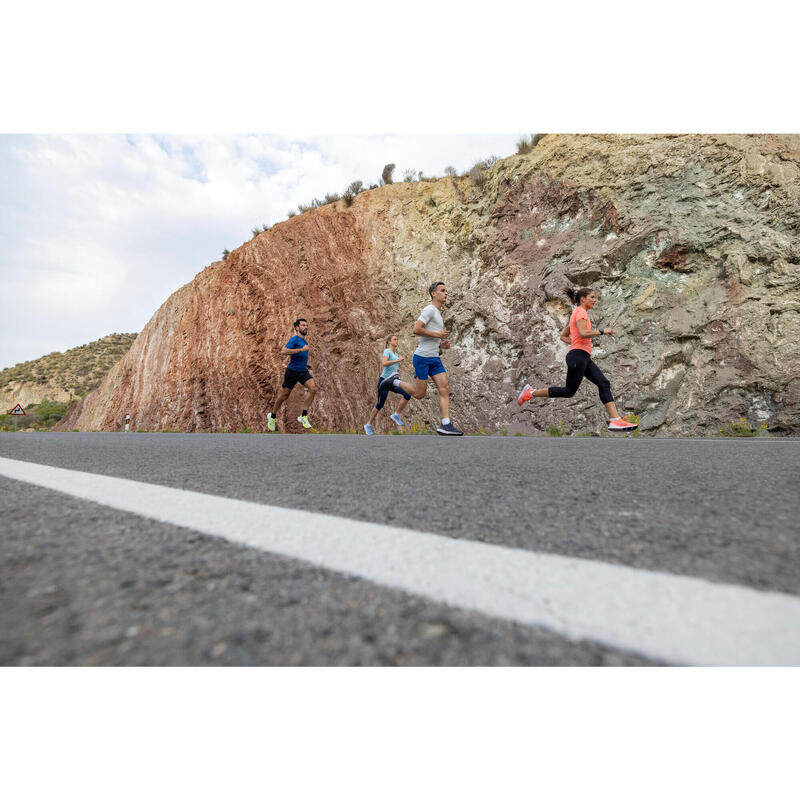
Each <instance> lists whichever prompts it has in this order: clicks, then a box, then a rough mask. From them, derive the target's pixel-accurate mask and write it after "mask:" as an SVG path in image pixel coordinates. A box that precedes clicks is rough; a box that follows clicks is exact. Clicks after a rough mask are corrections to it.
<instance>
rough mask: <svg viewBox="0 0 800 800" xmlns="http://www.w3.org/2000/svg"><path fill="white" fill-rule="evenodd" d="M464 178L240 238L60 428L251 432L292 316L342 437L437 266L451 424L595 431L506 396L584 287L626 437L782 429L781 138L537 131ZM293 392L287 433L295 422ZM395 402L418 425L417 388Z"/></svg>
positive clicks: (792, 233)
mask: <svg viewBox="0 0 800 800" xmlns="http://www.w3.org/2000/svg"><path fill="white" fill-rule="evenodd" d="M484 177H485V180H484V181H483V182H482V185H481V186H480V187H479V186H478V185H476V183H475V181H474V180H472V179H470V178H445V179H442V180H440V181H438V182H435V183H427V182H420V183H402V184H393V185H391V186H385V187H382V188H380V189H375V190H372V191H369V192H364V193H362V194H360V195H358V196H357V197H356V199H355V201H354V202H353V204H352V205H351V206H350V207H347V206H346V204H345V203H344V202H339V203H336V204H333V205H329V206H325V207H323V208H320V209H317V210H314V211H310V212H307V213H305V214H302V215H300V216H296V217H293V218H292V219H289V220H287V221H285V222H282V223H280V224H278V225H276V226H274V227H273V228H272V229H271V230H269V231H267V232H265V233H262V234H260V235H259V236H257V237H256V238H255V239H253V240H251V241H249V242H247V243H246V244H244V245H242V246H241V247H240V248H238V249H237V250H235V251H234V252H233V253H231V254H230V255H229V256H228V258H227V259H226V260H225V261H220V262H217V263H215V264H213V265H211V266H210V267H208V268H207V269H205V270H203V271H202V272H201V273H200V274H199V275H198V276H197V277H196V278H195V279H194V280H193V281H192V282H191V283H189V284H187V285H186V286H184V287H183V288H181V289H180V290H178V291H177V292H175V294H173V295H172V296H171V297H170V298H169V299H168V300H167V301H166V302H165V303H164V305H163V306H162V307H161V308H160V309H159V310H158V311H157V312H156V314H155V316H154V317H153V318H152V320H151V321H150V322H149V323H148V325H147V326H146V327H145V329H144V330H143V331H142V333H141V334H140V335H139V337H138V338H137V340H136V342H135V343H134V345H133V347H132V348H131V350H130V351H129V352H128V354H127V355H126V356H125V357H124V359H123V360H122V361H121V362H120V363H119V364H117V366H116V367H114V368H113V369H112V370H111V372H110V373H109V375H108V376H107V377H106V379H105V381H104V382H103V383H102V385H101V386H100V387H99V388H98V389H96V390H95V391H94V392H92V394H90V395H89V396H88V397H87V398H85V399H84V400H83V401H82V402H81V403H80V404H78V405H76V407H75V408H73V409H72V410H71V411H70V413H69V414H68V416H67V417H66V418H65V419H64V420H63V421H62V423H61V427H62V428H66V429H70V428H78V429H82V430H83V429H88V430H92V429H96V430H114V429H118V428H119V425H120V420H121V415H122V414H123V413H131V414H132V416H133V425H134V428H138V429H142V430H162V429H172V430H181V431H183V430H186V431H212V430H225V429H227V430H239V429H242V428H250V429H252V430H254V431H261V430H265V429H266V414H267V411H268V410H269V408H270V407H271V404H272V401H273V398H274V396H275V393H276V392H277V390H278V388H279V386H280V382H281V377H282V372H283V364H284V363H285V359H284V358H282V356H281V354H280V348H281V347H282V345H283V344H284V343H285V342H286V340H287V339H288V338H289V336H290V335H291V333H292V330H291V322H292V320H293V319H295V318H296V317H298V316H305V317H306V318H308V320H309V323H310V332H309V341H310V344H311V351H310V360H309V363H310V366H311V369H312V371H313V372H314V374H315V376H316V377H317V379H318V384H319V385H320V388H321V391H320V393H319V395H318V399H317V401H316V403H315V408H314V409H313V411H312V414H311V417H312V421H313V422H314V424H315V426H316V427H317V428H321V429H329V430H337V431H342V430H348V429H352V430H360V428H361V424H362V423H363V421H364V420H365V419H366V417H367V415H368V413H369V409H370V406H371V404H372V403H373V402H374V390H375V382H376V377H377V374H378V371H379V367H378V364H379V358H380V353H381V352H382V349H383V340H384V337H385V336H386V335H387V334H388V333H391V332H397V333H399V335H400V346H401V352H402V354H403V355H405V356H406V361H405V362H403V363H402V364H401V368H402V369H401V372H402V373H403V374H404V375H406V376H410V369H411V363H410V362H411V354H412V352H413V348H414V347H415V346H416V342H415V341H414V337H413V336H412V335H411V328H412V326H413V323H414V320H415V319H416V316H417V314H418V312H419V310H420V309H421V308H422V306H423V305H425V304H426V302H427V293H426V287H427V285H428V284H429V283H430V281H432V280H434V279H439V280H444V281H446V282H447V284H448V286H449V288H450V304H449V306H447V307H446V308H445V310H444V318H445V324H446V325H447V327H448V328H449V329H450V330H451V331H452V336H451V341H452V344H453V347H452V350H450V351H449V353H447V354H446V356H445V363H446V365H447V368H448V371H449V372H450V377H451V385H452V387H453V390H454V396H453V404H452V407H453V411H452V416H453V418H454V420H456V421H457V422H458V423H459V425H461V426H462V427H463V428H464V429H465V430H467V431H470V430H475V429H477V428H479V427H480V428H483V429H484V430H486V431H498V430H503V429H506V430H508V431H510V432H514V431H518V430H519V431H528V432H532V431H535V430H543V429H545V428H547V427H548V426H549V425H552V424H561V425H563V426H564V427H565V428H566V430H567V431H568V432H576V431H587V432H591V431H594V430H598V429H600V427H601V424H602V421H603V419H604V414H603V409H602V406H601V405H600V404H599V402H598V401H597V397H596V392H595V389H594V387H593V386H591V385H588V384H584V385H583V386H582V387H581V389H580V390H579V392H578V394H577V395H576V396H575V397H574V398H572V399H571V400H560V401H541V402H538V403H536V402H535V403H532V404H529V405H528V406H526V407H525V408H524V409H522V410H520V409H519V408H518V407H517V405H516V402H515V398H516V395H517V392H518V389H519V388H520V387H521V386H522V385H523V384H524V383H525V382H530V383H534V384H538V385H547V384H554V383H556V384H561V383H562V382H563V377H564V355H565V352H566V348H565V346H564V345H563V344H562V343H560V342H559V340H558V333H559V331H560V329H561V328H562V327H563V325H564V324H565V321H566V319H567V317H568V313H569V310H570V309H569V307H568V304H567V301H566V298H565V297H564V295H563V293H562V289H563V287H564V286H565V285H574V286H583V285H589V286H592V287H593V288H595V289H597V290H598V291H599V292H600V293H601V301H600V303H599V304H598V306H597V307H596V308H595V310H594V313H593V315H592V319H593V323H594V324H595V325H600V324H602V325H612V326H613V327H614V328H615V329H616V331H617V335H616V336H615V337H613V338H611V337H609V338H604V339H602V340H600V341H599V343H598V345H597V346H596V347H595V360H596V361H597V362H598V363H599V364H600V366H601V368H602V369H603V370H604V371H605V372H606V374H607V375H608V376H609V377H610V378H611V381H612V388H613V390H614V393H615V395H616V396H617V398H618V402H619V404H620V406H621V409H622V410H623V411H625V412H629V411H631V412H636V413H637V414H639V415H640V417H641V423H642V425H641V427H642V430H643V431H655V432H659V433H663V434H691V433H702V432H703V431H704V430H707V429H708V430H711V431H716V429H717V428H719V427H720V426H721V425H723V424H725V423H727V422H731V421H733V420H735V419H738V418H739V417H741V416H745V417H747V418H748V420H749V421H750V422H751V424H753V425H756V424H758V423H760V422H762V421H766V422H767V424H768V426H769V427H770V428H771V429H773V430H777V431H783V432H795V431H797V430H798V428H800V345H799V344H798V341H800V316H798V311H799V310H800V137H798V136H767V135H765V136H705V135H704V136H617V135H608V136H592V135H581V136H547V137H545V138H544V139H543V140H542V141H541V142H540V143H539V144H538V146H537V147H536V148H535V149H534V150H532V151H531V152H530V153H527V154H525V155H518V156H512V157H510V158H507V159H504V160H502V161H499V162H497V163H496V164H494V165H493V166H492V167H491V168H490V169H488V170H487V171H486V174H485V176H484ZM300 402H301V399H300V392H299V390H296V391H295V393H294V394H293V396H292V398H291V399H290V402H289V404H288V408H287V409H286V411H285V412H282V414H283V416H284V419H283V420H282V421H281V422H282V424H281V428H282V429H283V430H289V431H291V430H299V426H298V425H296V423H294V421H293V420H294V418H295V417H296V416H297V414H298V413H299V410H300ZM392 402H393V401H392V400H390V404H391V403H392ZM385 417H388V415H381V416H379V418H378V428H379V429H388V426H389V425H391V423H389V422H388V420H387V419H386V418H385ZM406 417H407V419H408V421H409V422H412V423H413V422H417V423H422V422H426V423H428V425H431V424H433V423H435V422H436V421H437V419H438V411H437V404H436V400H435V396H434V392H433V390H432V389H430V390H429V395H428V398H427V399H426V400H424V401H420V402H416V401H412V403H411V404H410V405H409V408H408V413H407V414H406Z"/></svg>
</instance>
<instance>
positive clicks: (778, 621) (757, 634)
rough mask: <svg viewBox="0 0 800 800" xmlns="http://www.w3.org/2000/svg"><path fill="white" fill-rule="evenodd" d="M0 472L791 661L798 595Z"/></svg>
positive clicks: (385, 580) (614, 627)
mask: <svg viewBox="0 0 800 800" xmlns="http://www.w3.org/2000/svg"><path fill="white" fill-rule="evenodd" d="M0 475H3V476H5V477H7V478H12V479H14V480H18V481H25V482H27V483H33V484H36V485H38V486H43V487H45V488H47V489H53V490H55V491H58V492H64V493H66V494H69V495H72V496H74V497H79V498H82V499H84V500H90V501H92V502H95V503H101V504H103V505H105V506H110V507H111V508H115V509H119V510H120V511H128V512H132V513H134V514H139V515H141V516H144V517H149V518H151V519H155V520H159V521H161V522H167V523H170V524H172V525H180V526H182V527H185V528H191V529H193V530H195V531H199V532H202V533H206V534H209V535H211V536H218V537H221V538H223V539H227V540H229V541H231V542H237V543H239V544H245V545H248V546H250V547H256V548H258V549H260V550H266V551H268V552H270V553H275V554H279V555H282V556H288V557H290V558H296V559H300V560H302V561H306V562H310V563H311V564H314V565H316V566H319V567H324V568H326V569H330V570H335V571H337V572H342V573H347V574H350V575H356V576H358V577H360V578H365V579H367V580H370V581H373V582H375V583H378V584H381V585H383V586H387V587H391V588H393V589H402V590H403V591H406V592H409V593H411V594H415V595H419V596H422V597H427V598H430V599H432V600H436V601H438V602H443V603H447V604H449V605H451V606H456V607H459V608H463V609H471V610H474V611H478V612H481V613H483V614H487V615H489V616H493V617H500V618H502V619H506V620H512V621H514V622H520V623H523V624H525V625H533V626H537V627H542V628H546V629H548V630H551V631H554V632H556V633H558V634H561V635H563V636H566V637H569V638H570V639H576V640H577V639H589V640H592V641H595V642H600V643H603V644H606V645H609V646H611V647H616V648H622V649H625V650H631V651H634V652H637V653H641V654H643V655H645V656H649V657H651V658H653V659H657V660H659V661H667V662H671V663H683V664H710V665H752V666H766V665H798V664H800V597H795V596H792V595H786V594H778V593H776V592H761V591H757V590H755V589H750V588H747V587H744V586H734V585H728V584H720V583H711V582H710V581H706V580H702V579H698V578H689V577H685V576H680V575H670V574H666V573H660V572H651V571H647V570H641V569H634V568H632V567H624V566H618V565H615V564H605V563H600V562H595V561H589V560H586V559H581V558H569V557H566V556H557V555H548V554H542V553H534V552H530V551H527V550H516V549H512V548H508V547H501V546H498V545H490V544H484V543H482V542H475V541H470V540H465V539H451V538H449V537H447V536H439V535H436V534H431V533H421V532H418V531H412V530H407V529H405V528H393V527H388V526H384V525H375V524H373V523H369V522H358V521H355V520H350V519H343V518H341V517H332V516H329V515H327V514H316V513H312V512H308V511H296V510H292V509H286V508H278V507H275V506H268V505H261V504H259V503H251V502H246V501H243V500H232V499H228V498H224V497H215V496H213V495H207V494H201V493H199V492H190V491H186V490H184V489H172V488H169V487H166V486H157V485H154V484H149V483H140V482H138V481H131V480H127V479H123V478H111V477H107V476H104V475H95V474H93V473H88V472H78V471H74V470H66V469H59V468H57V467H49V466H45V465H42V464H34V463H30V462H27V461H17V460H12V459H8V458H1V457H0Z"/></svg>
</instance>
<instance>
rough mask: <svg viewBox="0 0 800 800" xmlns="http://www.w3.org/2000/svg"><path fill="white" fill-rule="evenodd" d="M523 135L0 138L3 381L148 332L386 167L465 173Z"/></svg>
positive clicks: (506, 151) (0, 359)
mask: <svg viewBox="0 0 800 800" xmlns="http://www.w3.org/2000/svg"><path fill="white" fill-rule="evenodd" d="M520 135H521V134H520V133H514V134H507V135H486V134H482V135H459V136H443V135H437V136H432V135H427V136H410V135H402V136H389V135H386V136H379V135H368V136H344V135H337V136H307V137H304V136H297V137H290V136H266V135H253V136H233V135H226V136H212V135H204V136H174V135H171V136H156V135H136V136H120V135H104V136H77V135H72V136H66V135H65V136H41V135H40V136H24V135H4V136H0V287H1V288H0V298H2V299H0V369H2V368H4V367H8V366H12V365H14V364H16V363H19V362H21V361H27V360H30V359H34V358H38V357H39V356H42V355H45V354H47V353H50V352H53V351H63V350H67V349H69V348H71V347H76V346H78V345H81V344H86V343H87V342H90V341H93V340H95V339H99V338H100V337H101V336H105V335H106V334H109V333H114V332H117V333H122V332H126V333H127V332H139V331H141V330H142V328H143V327H144V326H145V324H146V323H147V321H148V320H149V319H150V317H151V316H152V315H153V314H154V313H155V311H156V310H157V309H158V307H159V306H160V305H161V304H162V303H163V302H164V301H165V300H166V299H167V297H169V295H170V294H171V293H172V292H174V291H175V290H176V289H178V288H179V287H180V286H182V285H183V284H185V283H187V282H188V281H190V280H191V279H192V278H193V277H194V276H195V275H196V274H197V273H198V272H200V270H202V269H203V268H204V267H206V266H207V265H208V264H210V263H212V262H213V261H216V260H217V259H218V258H219V257H220V254H221V252H222V250H223V249H225V248H227V249H229V250H233V249H234V248H236V247H238V246H239V245H240V244H241V243H242V242H244V241H246V240H248V239H249V238H250V236H251V229H252V228H253V227H254V226H256V225H258V226H261V225H263V224H267V225H272V224H274V223H276V222H280V221H281V220H284V219H286V216H287V212H288V211H289V210H290V209H295V208H296V207H297V205H298V203H305V202H308V201H310V200H312V199H313V198H315V197H319V198H322V197H323V196H324V195H325V194H326V193H329V192H330V193H332V192H339V193H341V192H342V191H343V190H344V189H345V187H346V186H347V185H348V184H349V183H350V182H351V181H354V180H361V181H363V182H364V183H365V185H369V184H372V183H378V182H379V179H380V174H381V170H382V169H383V166H384V164H386V163H388V162H394V163H395V164H397V168H396V170H395V179H396V180H399V179H402V174H403V171H404V170H406V169H416V170H422V171H423V172H424V173H425V174H426V175H442V174H443V172H444V168H445V167H447V166H454V167H455V168H456V169H457V170H459V171H462V170H465V169H467V168H469V167H470V166H472V164H473V163H474V162H475V161H477V160H478V159H480V158H485V157H487V156H489V155H492V154H494V155H497V156H500V157H503V156H507V155H510V154H511V153H513V152H515V151H516V142H517V140H518V139H519V138H520Z"/></svg>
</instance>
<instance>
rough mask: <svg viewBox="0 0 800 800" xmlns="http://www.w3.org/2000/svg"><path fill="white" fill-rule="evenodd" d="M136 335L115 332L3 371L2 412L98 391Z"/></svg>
mask: <svg viewBox="0 0 800 800" xmlns="http://www.w3.org/2000/svg"><path fill="white" fill-rule="evenodd" d="M135 339H136V334H135V333H112V334H109V335H108V336H104V337H103V338H102V339H98V340H97V341H96V342H90V343H89V344H84V345H81V346H80V347H74V348H72V350H67V351H66V352H64V353H50V355H47V356H42V357H41V358H37V359H35V360H34V361H25V362H23V363H21V364H17V365H16V366H13V367H8V368H7V369H4V370H0V409H3V410H5V407H6V406H8V408H12V407H13V406H15V405H16V404H17V403H20V404H22V406H23V407H26V406H28V405H33V404H38V403H41V402H42V400H44V399H48V400H52V401H57V402H62V403H67V402H69V401H70V400H72V399H73V398H75V397H82V396H83V395H85V394H88V393H89V392H90V391H92V389H96V388H97V387H98V386H99V385H100V382H101V381H102V380H103V378H105V376H106V375H107V373H108V371H109V369H111V367H112V366H113V365H114V364H116V362H117V361H119V360H120V359H121V358H122V356H124V355H125V353H127V352H128V350H129V349H130V347H131V345H132V344H133V342H134V340H135Z"/></svg>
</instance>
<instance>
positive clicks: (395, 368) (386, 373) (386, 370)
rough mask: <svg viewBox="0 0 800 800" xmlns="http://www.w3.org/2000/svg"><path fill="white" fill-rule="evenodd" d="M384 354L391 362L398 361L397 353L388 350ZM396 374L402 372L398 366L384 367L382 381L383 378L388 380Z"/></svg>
mask: <svg viewBox="0 0 800 800" xmlns="http://www.w3.org/2000/svg"><path fill="white" fill-rule="evenodd" d="M383 354H384V355H385V356H386V358H388V359H389V361H397V353H393V352H392V351H391V349H390V348H388V347H387V348H386V349H385V350H384V351H383ZM395 372H400V366H399V365H398V364H389V366H388V367H384V368H383V369H382V370H381V380H382V379H383V378H388V377H389V376H390V375H394V373H395Z"/></svg>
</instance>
